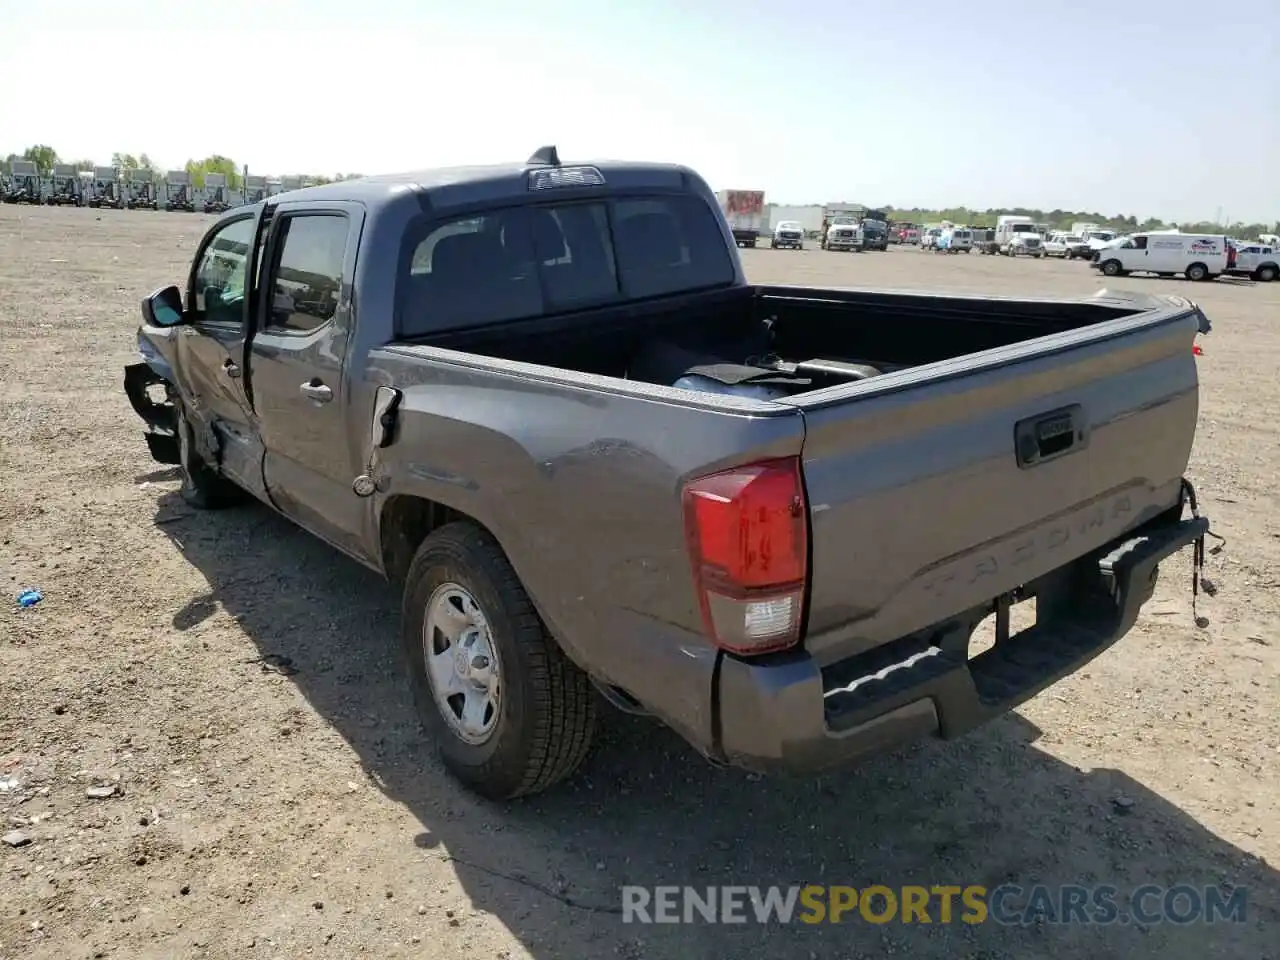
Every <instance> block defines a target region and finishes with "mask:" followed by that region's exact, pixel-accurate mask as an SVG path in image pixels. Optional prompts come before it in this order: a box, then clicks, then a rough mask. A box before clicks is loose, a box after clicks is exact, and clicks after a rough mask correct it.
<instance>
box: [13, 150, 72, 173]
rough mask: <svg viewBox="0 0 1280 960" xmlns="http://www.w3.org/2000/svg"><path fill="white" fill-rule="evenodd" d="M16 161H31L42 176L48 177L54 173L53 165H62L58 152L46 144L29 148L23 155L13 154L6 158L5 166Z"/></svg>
mask: <svg viewBox="0 0 1280 960" xmlns="http://www.w3.org/2000/svg"><path fill="white" fill-rule="evenodd" d="M14 160H30V161H31V162H32V163H34V164H35V165H36V170H38V171H39V173H40V176H42V177H47V176H49V175H50V174H52V173H53V165H54V164H55V163H60V162H61V161H59V160H58V151H57V150H55V149H53V147H50V146H48V145H46V144H42V143H38V144H36V145H35V146H34V147H27V149H25V150H23V151H22V153H11V154H9V156H7V157H5V166H6V167H7V166H8V165H9V164H10V163H11V162H12V161H14Z"/></svg>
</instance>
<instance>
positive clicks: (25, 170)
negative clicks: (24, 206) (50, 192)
mask: <svg viewBox="0 0 1280 960" xmlns="http://www.w3.org/2000/svg"><path fill="white" fill-rule="evenodd" d="M42 193H43V191H42V189H41V183H40V170H39V169H38V168H37V167H36V164H35V161H33V160H11V161H9V177H8V179H7V181H6V182H5V183H4V189H3V191H0V199H2V200H4V202H5V203H40V202H41V199H42Z"/></svg>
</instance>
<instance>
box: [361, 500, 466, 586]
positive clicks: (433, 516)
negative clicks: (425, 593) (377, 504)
mask: <svg viewBox="0 0 1280 960" xmlns="http://www.w3.org/2000/svg"><path fill="white" fill-rule="evenodd" d="M454 520H470V521H471V522H472V523H475V524H476V525H477V526H480V527H484V524H482V523H479V521H477V520H476V519H475V518H474V517H470V516H468V515H467V514H465V513H463V512H462V511H461V510H455V509H454V508H453V507H449V506H445V505H444V504H443V503H437V502H436V501H434V500H428V499H426V498H425V497H414V496H409V495H405V494H398V495H396V496H393V497H389V498H388V499H387V502H386V503H385V504H384V505H383V507H382V513H381V515H380V516H379V518H378V539H379V541H380V547H381V551H382V569H383V571H384V572H385V573H386V576H387V579H388V580H390V581H391V582H392V583H400V582H402V581H403V580H404V578H405V575H406V574H407V573H408V572H409V564H411V563H412V562H413V556H414V554H415V553H417V552H418V547H419V546H421V545H422V541H423V540H425V539H427V536H428V535H429V534H430V533H431V532H432V531H433V530H435V529H436V528H438V527H442V526H444V525H445V524H446V523H452V522H453V521H454ZM486 529H487V528H486Z"/></svg>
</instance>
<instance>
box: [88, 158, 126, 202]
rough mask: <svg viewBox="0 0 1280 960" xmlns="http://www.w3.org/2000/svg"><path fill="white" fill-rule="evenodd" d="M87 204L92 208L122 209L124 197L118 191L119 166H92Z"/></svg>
mask: <svg viewBox="0 0 1280 960" xmlns="http://www.w3.org/2000/svg"><path fill="white" fill-rule="evenodd" d="M88 205H89V206H91V207H93V208H94V209H102V208H105V209H109V210H122V209H124V198H123V197H122V196H121V193H120V168H119V167H94V168H93V179H92V180H91V181H90V182H89V198H88Z"/></svg>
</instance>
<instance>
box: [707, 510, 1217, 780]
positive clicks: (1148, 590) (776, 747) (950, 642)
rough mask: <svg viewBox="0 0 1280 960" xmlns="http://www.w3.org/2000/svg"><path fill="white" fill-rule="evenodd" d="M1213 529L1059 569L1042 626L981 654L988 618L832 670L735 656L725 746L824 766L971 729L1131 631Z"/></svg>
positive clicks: (1117, 544) (754, 758)
mask: <svg viewBox="0 0 1280 960" xmlns="http://www.w3.org/2000/svg"><path fill="white" fill-rule="evenodd" d="M1208 527H1209V522H1208V520H1206V519H1204V518H1193V519H1186V520H1179V521H1172V522H1171V521H1168V520H1165V521H1157V522H1155V523H1154V524H1149V525H1147V526H1145V527H1142V528H1139V530H1137V531H1135V532H1133V533H1131V534H1128V535H1126V536H1125V537H1123V538H1121V539H1119V540H1116V541H1114V542H1112V543H1110V544H1107V545H1106V546H1104V547H1102V548H1101V549H1100V550H1098V551H1095V552H1093V553H1091V554H1089V555H1087V556H1085V557H1083V558H1081V559H1080V560H1078V561H1076V562H1074V563H1073V564H1070V565H1069V566H1068V567H1065V568H1062V569H1061V570H1059V571H1055V573H1054V574H1051V575H1050V578H1052V582H1051V583H1047V584H1046V585H1045V586H1043V587H1042V588H1041V590H1040V591H1038V593H1037V603H1038V610H1037V615H1038V622H1037V623H1036V625H1035V626H1033V627H1030V628H1028V629H1026V630H1023V631H1022V632H1020V633H1017V634H1012V635H1010V636H1009V638H1008V639H1007V640H1005V641H1004V642H1003V643H1000V644H997V645H996V646H994V647H992V648H991V649H989V650H987V651H985V652H983V653H982V654H980V655H978V656H976V657H974V658H973V659H970V658H969V656H968V647H969V639H970V635H971V633H972V629H973V626H974V625H975V623H976V621H968V622H960V621H957V622H956V623H954V624H944V625H940V627H939V629H938V630H937V631H934V632H933V633H932V634H931V635H930V636H929V637H927V638H922V637H915V638H905V639H903V640H899V641H895V642H893V643H889V644H886V645H884V646H882V647H878V648H876V649H874V650H871V651H869V652H867V653H865V654H862V655H860V656H857V657H853V658H851V659H849V660H845V661H842V662H840V663H836V664H833V665H831V666H829V667H827V668H825V669H823V668H820V667H819V666H818V664H817V663H816V662H815V661H814V660H813V659H812V658H811V657H810V656H809V655H808V654H805V653H803V652H801V653H796V654H788V655H780V656H779V657H777V658H775V659H772V660H770V661H769V662H759V663H757V662H748V661H745V660H741V659H738V658H734V657H729V656H725V657H724V659H723V662H722V665H721V669H720V674H719V680H718V693H719V711H718V716H719V734H720V735H719V738H718V739H719V744H718V746H719V748H720V749H719V750H718V751H717V753H719V755H720V758H721V759H723V760H725V761H727V762H729V763H731V764H734V765H735V766H741V767H746V768H748V769H756V770H778V771H793V772H816V771H820V770H824V769H827V768H830V767H835V766H839V765H843V764H846V763H849V762H852V761H855V760H858V759H860V758H864V757H867V756H870V755H872V754H875V753H879V752H882V751H885V750H888V749H892V748H894V747H897V746H900V745H902V744H905V743H908V742H910V741H913V740H917V739H920V738H923V737H927V736H938V737H941V738H942V739H953V738H955V737H959V736H962V735H963V734H965V733H967V732H969V731H970V730H972V729H974V728H975V727H977V726H979V725H981V724H983V723H985V722H986V721H988V720H991V719H992V718H994V717H996V716H999V715H1000V714H1002V713H1005V712H1007V711H1009V710H1011V709H1012V708H1014V707H1016V706H1017V705H1019V704H1020V703H1022V702H1024V701H1026V700H1028V699H1030V698H1031V697H1033V696H1035V694H1037V693H1039V692H1040V691H1041V690H1043V689H1045V688H1046V687H1048V686H1049V685H1051V684H1053V683H1054V682H1056V681H1057V680H1059V679H1061V678H1062V677H1064V676H1066V675H1067V674H1070V673H1072V672H1073V671H1075V670H1078V669H1079V668H1080V667H1082V666H1083V665H1084V664H1086V663H1088V662H1089V661H1090V660H1092V659H1093V658H1094V657H1096V656H1098V654H1100V653H1102V652H1103V651H1104V650H1106V649H1107V648H1108V647H1110V646H1111V645H1112V644H1114V643H1115V642H1116V641H1117V640H1119V639H1120V638H1121V637H1123V636H1124V635H1125V634H1126V633H1127V632H1128V631H1129V629H1130V628H1131V627H1132V626H1133V624H1134V621H1135V620H1136V619H1137V617H1138V612H1139V610H1140V609H1141V608H1142V605H1143V604H1144V603H1146V602H1147V601H1148V600H1149V599H1150V598H1151V595H1152V592H1153V591H1154V589H1155V581H1156V572H1157V565H1158V564H1159V563H1160V561H1161V560H1164V559H1165V558H1166V557H1169V556H1170V555H1172V554H1174V553H1176V552H1177V551H1179V550H1181V549H1182V548H1183V547H1186V546H1189V545H1190V544H1192V543H1194V542H1195V541H1196V540H1197V539H1199V538H1201V537H1203V536H1204V534H1205V532H1206V531H1207V530H1208ZM1050 578H1045V579H1046V580H1050ZM1055 611H1056V613H1055ZM983 612H984V613H985V611H983Z"/></svg>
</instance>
